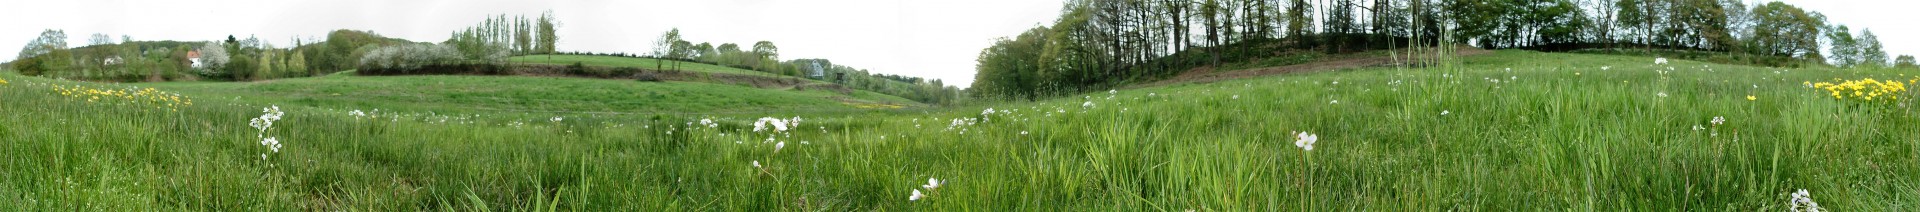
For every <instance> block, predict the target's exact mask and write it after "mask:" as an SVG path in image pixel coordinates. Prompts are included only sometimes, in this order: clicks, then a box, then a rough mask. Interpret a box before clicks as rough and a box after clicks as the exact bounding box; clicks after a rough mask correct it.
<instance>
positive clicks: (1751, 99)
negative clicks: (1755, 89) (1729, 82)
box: [1747, 95, 1757, 101]
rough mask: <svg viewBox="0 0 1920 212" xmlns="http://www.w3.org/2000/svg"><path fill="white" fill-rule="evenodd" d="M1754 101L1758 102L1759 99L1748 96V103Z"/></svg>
mask: <svg viewBox="0 0 1920 212" xmlns="http://www.w3.org/2000/svg"><path fill="white" fill-rule="evenodd" d="M1753 100H1757V99H1756V98H1753V95H1747V101H1753Z"/></svg>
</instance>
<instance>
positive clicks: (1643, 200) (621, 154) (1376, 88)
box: [0, 51, 1920, 211]
mask: <svg viewBox="0 0 1920 212" xmlns="http://www.w3.org/2000/svg"><path fill="white" fill-rule="evenodd" d="M556 57H557V56H556ZM525 59H526V58H524V57H523V58H516V61H520V60H525ZM1464 60H1465V61H1464V62H1463V63H1462V64H1460V65H1459V66H1450V67H1447V68H1369V69H1359V70H1340V71H1329V72H1315V73H1298V74H1286V75H1277V76H1269V77H1261V78H1252V79H1242V80H1231V81H1221V82H1213V83H1205V84H1182V85H1173V86H1167V87H1154V88H1144V89H1134V90H1119V91H1113V92H1098V93H1086V94H1082V95H1076V96H1071V97H1063V98H1055V99H1051V100H1044V101H1038V102H1015V103H982V104H978V105H973V106H964V107H951V108H934V109H867V110H837V111H832V112H820V111H783V110H777V109H765V110H762V109H754V108H757V107H767V108H782V106H769V105H844V104H841V103H839V102H815V101H814V100H817V99H819V98H807V97H808V95H814V94H807V93H770V92H751V91H733V90H724V89H730V88H717V87H715V86H705V85H700V84H691V83H641V82H632V81H619V80H563V79H547V78H504V77H466V76H431V77H358V76H329V77H320V78H311V79H287V80H278V81H270V82H259V83H160V84H96V83H86V82H72V81H62V80H52V79H44V78H32V77H23V76H20V75H17V74H12V73H0V80H5V81H6V83H0V100H3V101H0V140H5V141H7V142H0V155H7V156H8V157H7V158H6V159H4V160H3V161H0V170H6V171H5V172H0V209H4V210H9V211H26V210H58V211H128V210H136V211H144V210H161V211H177V210H211V211H311V210H329V211H331V210H354V211H416V210H446V211H468V210H516V211H517V210H538V211H551V210H560V211H775V210H778V211H800V210H805V211H855V210H857V211H915V210H946V211H1186V210H1194V211H1305V210H1311V211H1331V210H1339V211H1352V210H1369V211H1443V210H1445V211H1454V210H1460V211H1545V210H1555V211H1647V210H1660V211H1667V210H1682V211H1783V210H1787V208H1786V207H1787V205H1788V203H1789V201H1790V199H1789V198H1790V197H1789V193H1791V192H1795V191H1797V190H1800V189H1805V190H1807V191H1809V193H1810V194H1811V198H1812V200H1813V201H1816V202H1818V203H1819V204H1820V206H1823V207H1825V208H1827V209H1831V210H1836V211H1913V210H1917V209H1920V192H1916V191H1920V174H1916V173H1920V114H1916V112H1920V111H1916V110H1915V109H1914V108H1913V107H1912V106H1913V105H1914V104H1915V103H1916V102H1915V101H1914V100H1913V99H1916V98H1920V96H1916V95H1915V94H1914V93H1913V92H1899V93H1890V94H1886V96H1881V98H1879V99H1877V100H1873V101H1866V100H1860V99H1857V98H1852V97H1848V98H1839V99H1837V98H1835V97H1833V96H1830V93H1829V91H1828V90H1825V89H1819V88H1813V87H1814V86H1812V84H1813V83H1820V82H1836V83H1837V81H1838V80H1836V79H1845V80H1860V79H1865V78H1874V79H1879V80H1896V81H1900V82H1903V83H1908V84H1912V83H1911V81H1908V80H1915V79H1920V73H1916V72H1913V71H1895V70H1851V69H1849V70H1840V69H1822V68H1816V69H1783V68H1758V67H1746V66H1731V65H1719V64H1707V63H1698V62H1693V61H1679V60H1676V61H1673V62H1672V63H1670V64H1656V63H1655V62H1654V61H1655V59H1654V58H1646V57H1629V56H1602V55H1582V54H1560V53H1538V52H1529V51H1500V52H1497V53H1494V54H1490V55H1484V56H1475V57H1468V58H1464ZM687 65H697V64H694V63H688V64H687ZM74 86H79V87H82V88H91V89H95V90H125V89H133V91H127V92H115V91H105V92H79V93H77V94H75V93H71V92H66V93H63V91H70V90H76V89H73V88H74ZM135 87H138V88H137V89H136V88H135ZM149 87H151V88H157V90H159V91H148V92H140V91H142V90H144V89H145V88H149ZM1908 87H1909V88H1910V87H1911V86H1908ZM702 89H709V90H708V91H698V92H697V91H689V90H702ZM741 89H751V88H741ZM78 90H82V91H84V90H85V89H78ZM621 91H631V92H621ZM637 91H645V92H637ZM681 92H685V93H698V94H675V95H668V96H667V97H653V96H654V95H636V94H637V93H649V94H653V93H681ZM777 92H787V91H777ZM91 93H105V94H91ZM335 94H338V95H335ZM174 95H177V96H179V97H180V99H187V100H173V99H174V97H172V96H174ZM660 95H667V94H660ZM96 96H98V97H99V98H95V97H96ZM1896 96H1897V98H1898V99H1897V100H1894V99H1891V98H1889V97H1896ZM156 99H157V100H156ZM668 99H671V100H668ZM808 99H814V100H808ZM869 99H874V100H875V101H891V99H888V98H882V97H873V98H869ZM662 101H677V102H682V103H671V104H669V103H660V102H662ZM709 101H710V102H709ZM187 102H191V104H187ZM759 102H773V103H759ZM715 105H720V106H715ZM274 106H278V109H279V110H280V111H282V112H284V115H278V116H277V117H274V118H273V119H272V120H276V121H272V122H271V124H270V126H267V127H259V128H257V127H256V126H257V125H259V124H257V123H251V122H250V120H251V119H256V118H267V117H262V116H263V115H272V112H266V111H263V109H264V108H269V107H274ZM709 107H713V108H717V109H714V110H712V111H716V112H712V113H699V112H688V111H708V108H709ZM372 109H382V110H381V111H379V112H370V111H371V110H372ZM354 110H362V111H360V112H358V113H356V112H354ZM521 110H528V111H592V112H605V111H638V112H630V113H590V112H579V113H569V112H552V113H539V114H529V113H526V112H520V111H521ZM767 119H781V120H780V121H779V122H787V123H788V124H790V125H787V127H785V128H781V127H773V126H769V125H761V126H758V128H762V129H759V130H756V129H755V128H756V123H762V124H764V122H761V121H763V120H767ZM1716 119H1718V120H1721V121H1715V120H1716ZM262 128H264V130H263V129H262ZM1299 132H1305V133H1309V134H1314V135H1316V137H1317V141H1316V142H1313V143H1312V144H1302V143H1299V142H1297V141H1298V140H1299V139H1298V138H1297V136H1298V135H1299ZM247 133H255V136H254V137H248V136H246V134H247ZM265 138H273V140H274V141H276V142H277V143H272V142H269V144H267V145H263V142H262V140H264V139H265ZM276 145H284V146H283V147H276ZM1305 146H1311V148H1310V149H1311V150H1308V149H1309V148H1304V147H1305ZM929 178H936V179H939V180H940V181H942V183H941V184H940V185H938V186H937V187H931V188H929V187H930V186H923V185H925V184H927V181H928V179H929ZM916 192H918V193H920V194H921V195H922V197H921V198H917V199H915V200H910V197H911V196H914V194H915V193H916Z"/></svg>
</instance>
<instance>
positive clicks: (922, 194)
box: [907, 189, 927, 201]
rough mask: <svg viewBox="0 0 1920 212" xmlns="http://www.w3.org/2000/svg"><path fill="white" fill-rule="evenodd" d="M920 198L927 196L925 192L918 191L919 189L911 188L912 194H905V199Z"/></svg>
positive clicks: (914, 199)
mask: <svg viewBox="0 0 1920 212" xmlns="http://www.w3.org/2000/svg"><path fill="white" fill-rule="evenodd" d="M922 198H927V194H926V193H920V189H914V190H913V196H907V201H917V200H920V199H922Z"/></svg>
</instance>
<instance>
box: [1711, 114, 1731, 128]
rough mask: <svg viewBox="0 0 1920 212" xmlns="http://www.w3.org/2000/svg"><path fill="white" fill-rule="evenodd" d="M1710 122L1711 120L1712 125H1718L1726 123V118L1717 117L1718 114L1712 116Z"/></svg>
mask: <svg viewBox="0 0 1920 212" xmlns="http://www.w3.org/2000/svg"><path fill="white" fill-rule="evenodd" d="M1711 122H1713V125H1714V126H1720V125H1721V124H1726V123H1727V118H1723V117H1719V116H1714V117H1713V121H1711Z"/></svg>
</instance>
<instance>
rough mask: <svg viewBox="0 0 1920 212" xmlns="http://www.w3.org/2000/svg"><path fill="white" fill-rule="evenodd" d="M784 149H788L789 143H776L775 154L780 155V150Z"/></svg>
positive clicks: (774, 146)
mask: <svg viewBox="0 0 1920 212" xmlns="http://www.w3.org/2000/svg"><path fill="white" fill-rule="evenodd" d="M783 148H787V142H785V141H781V142H780V143H774V144H773V153H780V149H783Z"/></svg>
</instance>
